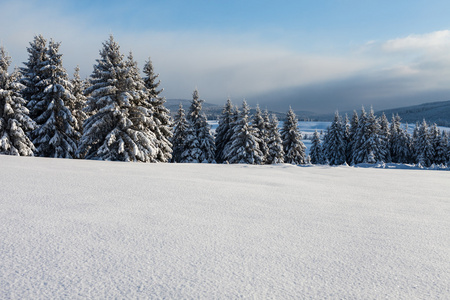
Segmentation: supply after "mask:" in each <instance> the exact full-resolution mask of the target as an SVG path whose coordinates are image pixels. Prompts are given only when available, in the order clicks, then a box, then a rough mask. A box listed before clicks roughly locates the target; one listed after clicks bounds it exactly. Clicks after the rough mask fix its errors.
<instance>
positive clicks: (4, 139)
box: [0, 47, 36, 156]
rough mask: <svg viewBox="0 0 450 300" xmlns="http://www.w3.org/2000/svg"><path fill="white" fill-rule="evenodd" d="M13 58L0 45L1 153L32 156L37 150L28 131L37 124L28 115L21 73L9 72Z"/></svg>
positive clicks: (16, 71)
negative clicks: (22, 92)
mask: <svg viewBox="0 0 450 300" xmlns="http://www.w3.org/2000/svg"><path fill="white" fill-rule="evenodd" d="M10 64H11V58H10V57H9V56H8V55H7V53H6V52H5V49H4V48H3V47H0V154H7V155H21V156H30V155H33V152H34V151H35V148H34V145H33V143H32V142H31V141H30V139H29V138H28V137H27V135H26V133H27V132H28V131H31V130H33V129H34V128H35V126H36V124H35V123H34V122H33V121H32V120H31V118H30V117H29V116H28V113H29V112H28V109H27V108H26V107H25V104H26V103H25V100H24V99H23V98H22V95H21V91H22V90H23V88H24V86H23V85H22V84H20V83H19V80H20V77H21V74H20V72H19V70H17V69H16V70H15V71H14V72H13V73H12V74H9V73H8V68H9V66H10Z"/></svg>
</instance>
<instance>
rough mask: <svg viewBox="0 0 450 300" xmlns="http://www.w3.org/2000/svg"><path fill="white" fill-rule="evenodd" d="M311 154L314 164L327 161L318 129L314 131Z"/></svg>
mask: <svg viewBox="0 0 450 300" xmlns="http://www.w3.org/2000/svg"><path fill="white" fill-rule="evenodd" d="M309 156H310V159H311V163H312V164H319V165H323V164H325V163H326V159H325V155H324V153H323V148H322V143H321V141H320V135H319V133H318V132H317V130H316V131H314V134H313V138H312V139H311V149H310V150H309Z"/></svg>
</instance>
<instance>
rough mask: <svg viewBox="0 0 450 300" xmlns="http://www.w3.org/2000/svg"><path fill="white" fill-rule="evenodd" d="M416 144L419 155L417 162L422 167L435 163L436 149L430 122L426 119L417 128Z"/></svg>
mask: <svg viewBox="0 0 450 300" xmlns="http://www.w3.org/2000/svg"><path fill="white" fill-rule="evenodd" d="M414 146H415V150H416V155H417V161H416V162H417V163H418V164H420V165H421V166H422V167H430V166H431V165H432V164H433V159H434V156H435V151H434V148H433V144H432V140H431V137H430V132H429V129H428V124H427V122H426V121H425V120H423V122H422V124H420V126H419V128H418V130H417V137H416V139H415V142H414Z"/></svg>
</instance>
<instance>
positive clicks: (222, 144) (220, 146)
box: [215, 98, 235, 163]
mask: <svg viewBox="0 0 450 300" xmlns="http://www.w3.org/2000/svg"><path fill="white" fill-rule="evenodd" d="M234 114H235V111H234V109H233V104H232V103H231V100H230V99H229V98H228V99H227V103H226V104H225V106H224V107H223V110H222V114H221V115H220V117H219V125H218V126H217V129H216V140H215V142H216V156H215V157H216V162H217V163H223V162H224V161H225V160H226V159H225V153H226V147H227V145H228V146H229V144H230V140H231V136H232V135H233V128H232V124H233V122H234V121H235V115H234Z"/></svg>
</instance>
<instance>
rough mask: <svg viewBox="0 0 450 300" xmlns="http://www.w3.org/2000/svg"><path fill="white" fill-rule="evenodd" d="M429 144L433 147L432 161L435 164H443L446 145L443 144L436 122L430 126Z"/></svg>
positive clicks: (445, 160) (445, 159)
mask: <svg viewBox="0 0 450 300" xmlns="http://www.w3.org/2000/svg"><path fill="white" fill-rule="evenodd" d="M429 134H430V139H431V145H432V146H433V149H434V157H433V163H434V164H436V165H444V164H445V163H446V162H447V158H446V156H447V147H446V145H444V141H443V139H442V134H441V131H440V130H439V128H437V125H436V123H434V124H433V126H431V128H430V133H429Z"/></svg>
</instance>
